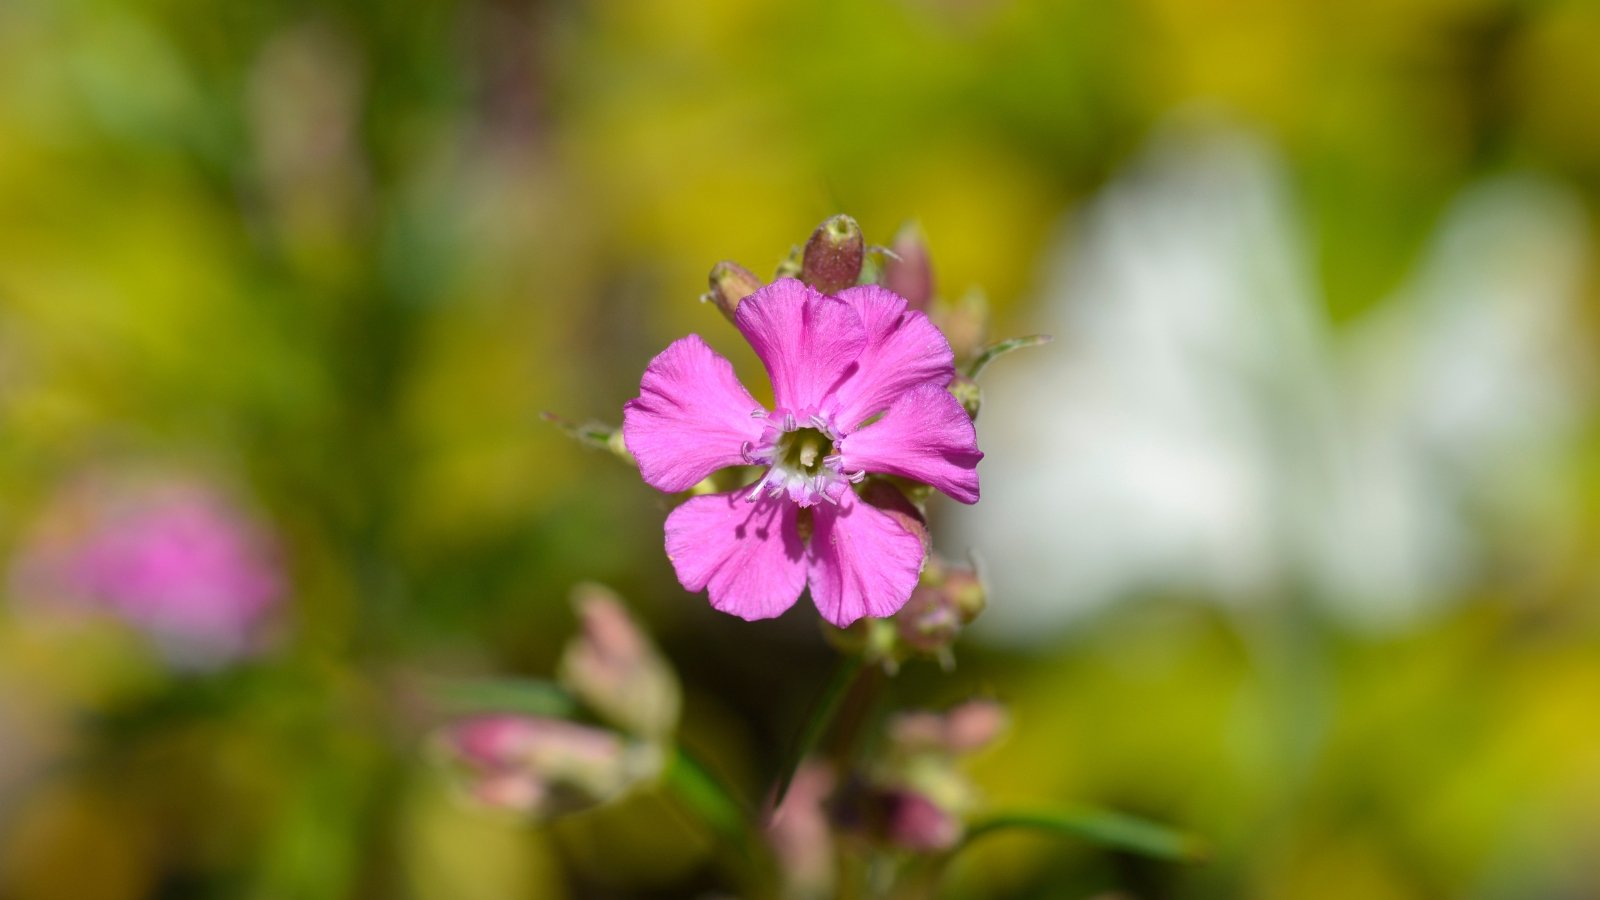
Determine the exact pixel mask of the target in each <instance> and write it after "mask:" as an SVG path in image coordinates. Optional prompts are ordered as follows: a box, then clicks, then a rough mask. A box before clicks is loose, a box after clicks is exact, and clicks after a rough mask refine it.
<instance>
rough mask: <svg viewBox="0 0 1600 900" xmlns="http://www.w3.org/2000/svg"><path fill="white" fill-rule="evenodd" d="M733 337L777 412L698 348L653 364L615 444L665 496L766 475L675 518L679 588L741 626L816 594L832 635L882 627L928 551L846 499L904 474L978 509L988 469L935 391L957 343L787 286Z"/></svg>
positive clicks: (893, 310) (877, 302)
mask: <svg viewBox="0 0 1600 900" xmlns="http://www.w3.org/2000/svg"><path fill="white" fill-rule="evenodd" d="M734 324H735V325H736V326H737V327H738V328H739V331H740V332H742V333H743V334H744V336H745V339H746V340H748V341H749V342H750V346H751V347H752V348H753V349H754V350H755V352H756V355H757V356H759V357H760V358H761V361H762V363H763V364H765V366H766V369H767V374H768V375H769V376H770V377H771V379H772V389H773V395H774V396H773V399H774V401H775V408H774V409H772V410H770V411H769V410H767V409H766V408H764V407H762V406H761V405H760V404H758V403H757V402H756V401H755V399H754V398H753V397H751V395H750V392H749V391H747V390H746V389H745V388H744V385H742V384H741V383H740V382H739V380H738V378H737V377H736V376H735V375H734V373H733V366H732V365H731V364H730V363H729V362H728V361H727V360H726V359H724V358H723V357H722V356H720V355H718V354H717V353H716V352H715V351H713V350H712V349H711V348H710V347H709V346H707V345H706V343H705V341H703V340H701V338H700V337H699V336H698V335H690V336H688V337H686V338H682V339H680V340H678V341H676V342H674V343H673V344H671V345H670V346H668V347H667V349H666V350H664V351H662V353H661V354H660V355H659V356H657V357H656V358H655V359H653V360H651V362H650V365H649V367H648V368H647V369H646V370H645V373H644V379H643V381H642V383H641V384H640V393H639V396H638V397H637V398H635V399H633V400H630V401H629V402H628V403H627V405H626V407H625V408H624V414H623V426H622V428H623V438H624V441H625V442H626V444H627V448H628V450H629V452H631V453H632V454H633V455H634V457H635V458H636V459H637V460H638V462H639V471H640V474H641V475H643V477H644V480H645V481H646V482H647V483H649V484H650V485H651V486H652V487H655V488H657V489H659V490H662V491H669V492H676V491H683V490H688V489H689V488H691V487H693V486H694V485H696V484H698V483H699V482H700V481H702V480H703V479H705V478H706V477H707V476H708V475H710V474H711V473H713V472H715V471H716V470H718V469H721V468H724V467H727V466H737V465H761V466H765V467H766V472H765V474H764V475H763V476H762V477H761V479H760V480H759V481H757V482H756V483H755V484H754V485H752V486H750V487H746V488H741V489H739V490H736V491H730V492H727V493H722V494H712V495H707V496H699V497H694V498H691V499H690V500H688V501H687V502H685V503H684V504H683V505H681V506H679V507H678V508H677V509H675V510H673V512H672V514H671V515H669V516H668V517H667V524H666V534H667V539H666V545H667V555H668V557H669V558H670V559H671V560H672V564H673V567H674V568H675V569H676V571H677V574H678V580H679V581H680V582H682V583H683V586H684V588H686V589H688V590H691V591H699V590H707V589H708V590H709V593H710V596H711V605H712V606H713V607H715V608H716V609H719V610H721V611H723V612H727V613H731V614H733V615H736V616H739V617H741V618H744V619H765V618H771V617H773V616H777V615H779V614H781V613H782V612H783V611H784V610H786V609H788V608H789V607H790V606H792V605H793V604H794V602H795V600H796V599H798V598H799V596H800V592H801V590H802V589H804V588H805V587H806V585H807V584H808V583H809V584H810V586H811V596H812V600H813V601H814V602H815V603H816V605H817V609H818V610H819V611H820V612H821V613H822V616H823V618H825V619H827V620H828V621H829V622H832V623H833V624H835V625H838V626H845V625H848V624H850V623H851V622H854V621H855V620H856V619H859V618H861V617H862V616H888V615H892V614H893V613H894V612H895V611H897V610H899V609H900V607H902V606H903V605H905V602H906V599H907V598H909V597H910V596H911V592H912V590H913V589H914V588H915V587H916V584H917V574H918V572H919V571H920V570H921V568H922V563H923V556H924V547H923V543H922V538H921V536H920V535H917V534H914V533H912V532H911V531H909V530H908V529H907V528H906V527H905V525H904V524H903V523H902V522H900V521H898V520H896V518H895V517H893V516H891V515H890V514H889V513H886V512H884V511H883V510H881V509H878V508H877V507H875V506H872V505H870V504H867V503H864V502H861V500H860V499H859V498H858V497H857V496H856V494H855V493H854V491H852V490H851V485H852V484H853V483H858V482H860V481H861V480H862V479H863V478H865V477H866V475H867V473H869V472H871V473H881V474H889V475H898V476H901V477H904V478H909V479H912V480H914V481H919V482H923V483H926V484H930V485H932V486H933V487H935V488H938V489H939V490H941V491H943V492H945V493H946V494H949V495H950V496H952V497H954V498H955V499H957V500H960V501H961V502H963V503H975V502H977V499H978V473H977V465H978V461H979V460H980V459H982V458H983V454H982V453H981V452H979V450H978V445H977V435H976V432H975V431H974V430H973V427H972V421H971V419H970V418H969V417H968V415H967V413H966V411H965V410H964V409H963V408H962V406H961V404H960V402H958V401H957V400H956V399H955V398H954V397H953V396H951V395H950V393H949V392H948V391H947V390H945V385H947V384H949V383H950V380H951V378H953V377H954V374H955V369H954V365H953V356H952V354H951V351H950V345H949V343H948V342H947V341H946V340H945V338H944V335H943V334H941V333H940V332H939V330H938V329H937V328H935V327H934V326H933V323H932V322H930V321H929V320H928V317H927V316H925V315H923V314H922V313H920V312H917V311H915V310H911V309H908V308H907V305H906V301H905V300H904V299H903V298H901V297H900V296H898V295H896V294H894V293H893V292H891V291H888V290H886V289H884V288H881V287H878V286H876V285H862V286H859V287H852V288H848V289H846V290H843V291H840V292H839V294H838V295H837V296H833V297H830V296H826V295H824V294H822V293H820V292H818V291H817V290H815V289H813V288H811V287H809V286H807V285H805V284H803V283H801V282H799V281H796V280H794V279H792V278H786V279H782V280H779V281H776V282H774V283H772V284H770V285H767V286H766V287H764V288H762V289H760V290H758V291H756V292H755V293H754V294H751V295H750V296H749V297H747V298H745V300H744V301H743V302H741V303H740V304H739V307H738V310H737V311H736V313H735V315H734Z"/></svg>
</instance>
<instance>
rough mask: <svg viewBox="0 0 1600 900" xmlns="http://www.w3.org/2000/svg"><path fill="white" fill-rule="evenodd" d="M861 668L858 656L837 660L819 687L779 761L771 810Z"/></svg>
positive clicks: (785, 790)
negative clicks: (802, 722)
mask: <svg viewBox="0 0 1600 900" xmlns="http://www.w3.org/2000/svg"><path fill="white" fill-rule="evenodd" d="M861 666H862V662H861V658H860V657H859V656H846V657H844V658H842V659H840V660H839V666H838V668H836V669H834V670H833V675H832V676H831V677H830V678H829V679H828V683H827V684H826V685H824V686H823V688H822V693H821V694H819V695H818V696H817V699H816V700H815V701H813V702H812V704H811V709H810V711H809V712H807V714H806V722H805V725H804V727H802V728H801V730H800V735H799V737H797V738H796V739H795V742H794V744H793V745H792V746H791V747H790V748H789V755H788V756H787V757H785V758H784V761H783V769H782V770H781V771H779V773H778V783H777V785H776V787H775V788H774V790H773V793H772V805H773V806H774V807H776V806H777V805H778V804H779V803H782V802H783V797H784V795H785V794H787V793H789V784H790V782H792V781H794V773H795V771H796V770H798V769H799V768H800V763H801V762H802V761H803V760H804V759H805V758H806V757H807V756H809V755H811V751H812V750H815V749H816V747H817V742H818V741H820V740H822V736H823V734H825V733H826V732H827V730H828V725H829V723H831V722H832V721H833V717H834V716H835V715H837V714H838V712H839V705H840V704H841V703H842V702H844V698H845V694H847V693H849V691H850V685H852V684H854V683H855V680H856V675H858V674H860V672H861Z"/></svg>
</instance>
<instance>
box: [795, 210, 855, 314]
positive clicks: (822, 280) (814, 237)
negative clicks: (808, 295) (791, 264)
mask: <svg viewBox="0 0 1600 900" xmlns="http://www.w3.org/2000/svg"><path fill="white" fill-rule="evenodd" d="M866 252H867V245H866V240H865V238H863V236H862V234H861V226H860V225H857V224H856V220H855V219H852V218H850V217H849V216H846V215H838V216H834V217H832V218H830V219H828V220H827V221H826V222H823V223H822V224H821V225H818V226H817V230H816V231H813V232H812V233H811V239H810V240H808V241H806V249H805V253H804V255H803V256H802V257H801V260H800V280H801V281H804V282H805V283H806V284H809V285H811V286H812V287H814V288H816V289H817V290H819V291H821V292H823V293H824V294H837V293H838V292H840V291H842V290H844V289H845V288H847V287H850V286H852V285H854V284H855V283H856V280H857V279H858V278H860V277H861V264H862V262H863V261H864V260H865V259H866Z"/></svg>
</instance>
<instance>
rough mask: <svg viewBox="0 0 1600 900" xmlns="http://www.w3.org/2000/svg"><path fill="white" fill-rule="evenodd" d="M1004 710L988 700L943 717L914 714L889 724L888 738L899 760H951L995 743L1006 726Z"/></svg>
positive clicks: (972, 702)
mask: <svg viewBox="0 0 1600 900" xmlns="http://www.w3.org/2000/svg"><path fill="white" fill-rule="evenodd" d="M1009 721H1010V720H1009V718H1008V717H1007V715H1006V711H1005V708H1004V707H1002V706H1001V705H1000V704H999V703H998V702H996V701H994V700H988V699H978V700H967V701H965V702H963V703H960V704H957V705H956V706H953V707H951V708H950V709H948V710H946V711H944V712H943V713H937V712H929V711H926V710H914V711H910V712H902V713H899V714H897V715H895V716H894V717H893V718H891V719H890V720H889V724H888V732H889V738H890V740H891V741H892V742H893V746H894V749H895V751H896V752H897V753H899V754H900V755H901V756H902V757H916V756H927V755H933V756H936V757H946V758H953V757H956V756H964V755H967V754H970V753H974V752H977V751H978V750H982V749H983V748H984V747H987V746H989V745H990V744H992V743H994V742H995V740H997V739H998V738H999V737H1000V735H1001V734H1002V733H1003V732H1004V731H1005V729H1006V725H1007V723H1008V722H1009Z"/></svg>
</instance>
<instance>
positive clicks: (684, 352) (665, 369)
mask: <svg viewBox="0 0 1600 900" xmlns="http://www.w3.org/2000/svg"><path fill="white" fill-rule="evenodd" d="M760 408H761V404H759V403H757V402H756V401H755V398H754V397H751V396H750V392H749V391H747V390H745V389H744V385H742V384H740V383H739V379H738V377H737V376H735V375H734V374H733V364H732V363H729V362H728V361H727V360H726V359H724V358H722V357H721V356H720V355H718V354H717V352H716V351H715V350H712V349H711V348H710V347H708V346H706V342H705V341H703V340H701V339H700V336H699V335H697V334H691V335H689V336H688V337H686V338H681V339H679V340H676V341H673V342H672V344H670V345H669V346H668V347H667V349H665V350H663V351H661V354H660V355H659V356H657V357H656V358H655V359H652V360H651V361H650V365H649V366H648V367H647V368H646V369H645V370H644V380H643V381H641V382H640V384H639V396H638V397H635V398H634V399H632V400H629V401H628V402H627V403H626V404H625V405H624V406H623V407H622V442H623V443H624V444H625V445H626V446H627V448H628V452H629V453H632V454H633V456H634V459H637V460H638V461H639V474H640V475H641V476H643V477H644V480H645V482H646V483H647V484H649V485H650V486H651V487H654V488H656V489H657V490H662V491H684V490H688V489H689V488H691V487H693V486H694V485H696V484H698V483H699V482H700V480H701V479H703V478H705V477H706V476H707V475H710V474H711V473H712V472H715V471H716V470H718V469H720V468H723V467H724V466H736V465H739V464H741V463H743V462H744V461H745V460H744V457H743V455H742V450H743V447H744V443H745V442H746V441H754V440H756V439H757V438H759V437H761V427H762V426H761V422H760V421H759V420H757V419H753V418H751V416H750V413H751V411H752V410H756V409H760Z"/></svg>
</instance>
